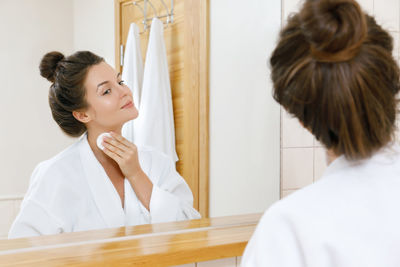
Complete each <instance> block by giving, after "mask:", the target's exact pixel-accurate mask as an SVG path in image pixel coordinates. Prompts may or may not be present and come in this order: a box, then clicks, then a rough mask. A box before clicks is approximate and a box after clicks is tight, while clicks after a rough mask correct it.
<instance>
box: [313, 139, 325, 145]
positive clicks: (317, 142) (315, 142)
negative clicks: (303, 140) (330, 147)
mask: <svg viewBox="0 0 400 267" xmlns="http://www.w3.org/2000/svg"><path fill="white" fill-rule="evenodd" d="M314 147H324V145H323V144H322V143H321V142H320V141H318V140H317V139H316V138H314Z"/></svg>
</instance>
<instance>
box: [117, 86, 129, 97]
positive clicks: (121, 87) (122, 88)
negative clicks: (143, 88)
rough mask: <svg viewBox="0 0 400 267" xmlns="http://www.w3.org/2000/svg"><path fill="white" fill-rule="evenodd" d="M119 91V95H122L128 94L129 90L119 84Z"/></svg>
mask: <svg viewBox="0 0 400 267" xmlns="http://www.w3.org/2000/svg"><path fill="white" fill-rule="evenodd" d="M119 92H120V95H121V97H124V96H126V95H127V94H130V92H131V90H130V89H129V87H128V86H126V85H119Z"/></svg>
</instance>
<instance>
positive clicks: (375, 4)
mask: <svg viewBox="0 0 400 267" xmlns="http://www.w3.org/2000/svg"><path fill="white" fill-rule="evenodd" d="M358 2H359V3H360V5H361V6H362V8H363V9H364V10H365V11H367V12H368V13H369V14H371V15H374V16H375V17H376V19H377V21H378V23H380V24H381V25H382V26H383V27H384V28H385V29H387V30H389V31H390V33H391V34H392V36H393V38H394V40H395V49H394V56H395V57H396V59H397V60H398V61H399V45H398V44H399V38H400V34H399V26H400V15H399V14H400V4H399V3H400V0H359V1H358ZM301 3H302V1H299V0H282V23H283V24H285V23H286V18H287V16H288V15H289V14H290V13H291V12H293V11H297V10H298V8H299V6H300V5H301ZM326 166H327V165H326V162H325V151H324V148H323V147H322V146H321V145H320V144H319V143H318V142H317V141H316V140H315V138H314V137H313V136H312V135H311V134H310V133H309V132H308V131H306V130H305V129H304V128H303V127H302V126H301V125H300V123H299V122H298V121H297V119H294V118H291V117H290V116H289V115H288V114H287V113H286V112H285V111H284V110H282V111H281V197H285V196H287V195H288V194H290V193H292V192H294V191H296V190H297V189H300V188H302V187H304V186H306V185H309V184H311V183H313V182H314V181H316V180H317V179H319V178H320V177H321V175H322V174H323V172H324V170H325V168H326Z"/></svg>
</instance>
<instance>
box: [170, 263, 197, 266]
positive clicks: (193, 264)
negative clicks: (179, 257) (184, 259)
mask: <svg viewBox="0 0 400 267" xmlns="http://www.w3.org/2000/svg"><path fill="white" fill-rule="evenodd" d="M174 267H196V263H188V264H182V265H175V266H174Z"/></svg>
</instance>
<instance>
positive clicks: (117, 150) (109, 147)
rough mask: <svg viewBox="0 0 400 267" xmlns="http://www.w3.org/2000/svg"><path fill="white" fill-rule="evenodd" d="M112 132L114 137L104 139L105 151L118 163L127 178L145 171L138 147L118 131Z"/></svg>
mask: <svg viewBox="0 0 400 267" xmlns="http://www.w3.org/2000/svg"><path fill="white" fill-rule="evenodd" d="M110 134H111V136H112V137H113V138H110V137H104V139H103V140H104V141H103V143H102V144H103V146H104V150H103V152H104V153H105V154H106V155H107V156H109V157H110V158H112V159H113V160H115V161H116V162H117V163H118V165H119V168H120V169H121V171H122V174H123V175H124V176H125V177H126V178H134V177H136V176H137V175H140V174H141V173H142V172H143V171H142V168H141V167H140V164H139V158H138V151H137V147H136V146H135V145H134V144H132V143H131V142H129V141H128V140H126V139H125V138H124V137H122V136H121V135H119V134H117V133H114V132H110Z"/></svg>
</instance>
